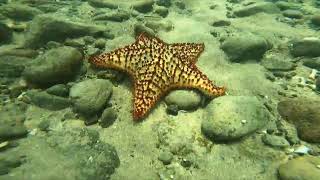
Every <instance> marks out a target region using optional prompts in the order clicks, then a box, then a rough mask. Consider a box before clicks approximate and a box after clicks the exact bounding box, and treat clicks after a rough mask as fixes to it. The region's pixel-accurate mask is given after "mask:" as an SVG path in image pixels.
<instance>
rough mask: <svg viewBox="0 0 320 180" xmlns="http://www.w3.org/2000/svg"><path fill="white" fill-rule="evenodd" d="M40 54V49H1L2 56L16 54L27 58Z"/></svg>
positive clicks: (0, 54)
mask: <svg viewBox="0 0 320 180" xmlns="http://www.w3.org/2000/svg"><path fill="white" fill-rule="evenodd" d="M38 55H39V53H38V51H36V50H33V49H23V48H12V49H4V50H1V51H0V56H16V57H25V58H35V57H37V56H38Z"/></svg>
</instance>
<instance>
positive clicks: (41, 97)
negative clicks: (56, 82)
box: [25, 90, 72, 111]
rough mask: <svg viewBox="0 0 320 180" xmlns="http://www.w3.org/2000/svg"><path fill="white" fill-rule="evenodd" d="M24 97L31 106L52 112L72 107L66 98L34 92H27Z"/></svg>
mask: <svg viewBox="0 0 320 180" xmlns="http://www.w3.org/2000/svg"><path fill="white" fill-rule="evenodd" d="M25 96H26V97H28V99H29V100H30V102H31V103H32V104H33V105H36V106H38V107H41V108H44V109H49V110H53V111H57V110H61V109H65V108H68V107H70V106H71V105H72V101H71V100H69V99H67V98H64V97H60V96H55V95H51V94H48V93H46V92H39V91H36V90H30V91H27V93H26V94H25Z"/></svg>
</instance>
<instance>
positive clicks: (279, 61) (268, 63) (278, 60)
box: [261, 54, 295, 71]
mask: <svg viewBox="0 0 320 180" xmlns="http://www.w3.org/2000/svg"><path fill="white" fill-rule="evenodd" d="M261 65H262V66H264V67H265V68H266V69H268V70H270V71H290V70H293V69H294V67H295V66H294V64H293V63H292V62H290V60H289V59H286V58H284V57H282V56H281V55H278V54H275V55H269V56H266V57H264V58H263V59H262V61H261Z"/></svg>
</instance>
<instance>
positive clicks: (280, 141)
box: [262, 134, 290, 148]
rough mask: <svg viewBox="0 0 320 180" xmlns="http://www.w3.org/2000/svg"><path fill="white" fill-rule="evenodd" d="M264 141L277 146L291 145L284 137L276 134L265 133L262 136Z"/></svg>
mask: <svg viewBox="0 0 320 180" xmlns="http://www.w3.org/2000/svg"><path fill="white" fill-rule="evenodd" d="M262 142H263V143H264V144H266V145H268V146H271V147H275V148H286V147H289V146H290V144H289V142H288V141H287V140H286V139H285V138H284V137H281V136H276V135H269V134H265V135H264V136H262Z"/></svg>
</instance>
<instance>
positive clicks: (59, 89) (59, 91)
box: [46, 84, 69, 97]
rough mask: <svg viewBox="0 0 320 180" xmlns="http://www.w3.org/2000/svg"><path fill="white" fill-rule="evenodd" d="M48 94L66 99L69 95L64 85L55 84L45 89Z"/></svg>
mask: <svg viewBox="0 0 320 180" xmlns="http://www.w3.org/2000/svg"><path fill="white" fill-rule="evenodd" d="M46 92H47V93H48V94H52V95H56V96H61V97H67V96H68V95H69V88H68V87H67V86H66V85H65V84H56V85H54V86H51V87H50V88H48V89H46Z"/></svg>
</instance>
